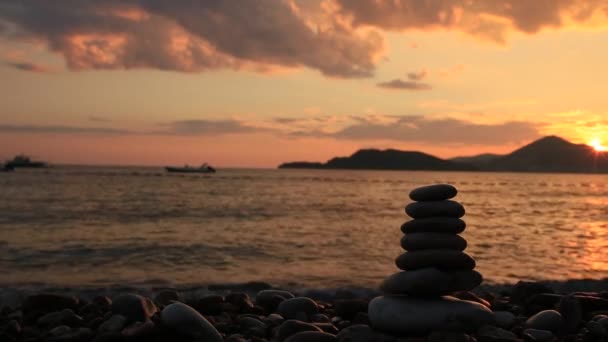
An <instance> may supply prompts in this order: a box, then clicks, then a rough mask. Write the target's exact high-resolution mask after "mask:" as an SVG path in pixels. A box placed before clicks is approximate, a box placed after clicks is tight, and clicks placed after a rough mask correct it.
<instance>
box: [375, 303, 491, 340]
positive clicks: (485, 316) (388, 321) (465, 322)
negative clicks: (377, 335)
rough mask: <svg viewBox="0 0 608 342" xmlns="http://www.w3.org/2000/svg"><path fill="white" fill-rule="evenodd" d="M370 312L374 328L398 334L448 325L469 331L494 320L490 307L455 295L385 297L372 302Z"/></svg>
mask: <svg viewBox="0 0 608 342" xmlns="http://www.w3.org/2000/svg"><path fill="white" fill-rule="evenodd" d="M368 313H369V319H370V321H371V323H372V327H373V328H374V329H378V330H380V331H385V332H390V333H395V334H408V333H428V332H431V331H435V330H442V329H445V328H446V327H449V328H456V327H457V328H459V330H460V331H463V332H469V331H475V330H476V329H477V328H479V327H480V326H482V325H485V324H491V323H493V322H494V316H493V315H492V311H490V309H488V308H487V307H485V306H483V305H481V304H479V303H475V302H469V301H464V300H459V299H456V298H453V297H441V298H429V299H423V298H413V297H406V296H381V297H376V298H374V299H373V300H372V301H371V302H370V304H369V312H368Z"/></svg>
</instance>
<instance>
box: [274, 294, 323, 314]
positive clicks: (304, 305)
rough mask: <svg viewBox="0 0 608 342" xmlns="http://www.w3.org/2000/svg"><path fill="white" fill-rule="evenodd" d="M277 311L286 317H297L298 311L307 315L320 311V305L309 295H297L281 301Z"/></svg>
mask: <svg viewBox="0 0 608 342" xmlns="http://www.w3.org/2000/svg"><path fill="white" fill-rule="evenodd" d="M277 313H278V314H279V315H281V316H283V317H284V318H285V319H294V318H297V315H298V313H304V314H305V315H306V316H307V317H310V316H312V315H314V314H316V313H319V307H318V305H317V303H316V302H315V301H314V300H312V299H310V298H308V297H296V298H290V299H287V300H285V301H283V302H281V304H279V307H278V308H277Z"/></svg>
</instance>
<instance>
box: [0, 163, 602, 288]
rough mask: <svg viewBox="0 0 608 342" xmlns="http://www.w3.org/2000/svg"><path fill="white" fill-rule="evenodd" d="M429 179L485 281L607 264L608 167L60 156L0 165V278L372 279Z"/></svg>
mask: <svg viewBox="0 0 608 342" xmlns="http://www.w3.org/2000/svg"><path fill="white" fill-rule="evenodd" d="M433 182H449V183H452V184H454V185H456V186H457V187H458V188H459V190H460V193H459V195H458V197H457V198H456V199H457V200H459V201H460V202H462V203H463V204H464V205H465V208H466V210H467V215H466V216H465V217H464V219H465V220H466V221H467V223H468V227H467V230H466V231H465V232H464V237H465V238H466V239H467V240H468V241H469V248H468V249H467V251H468V252H469V253H470V254H471V255H472V256H473V257H475V259H476V260H477V264H478V270H479V271H480V272H481V273H482V274H483V275H484V276H485V278H486V280H487V281H488V282H494V283H502V282H514V281H516V280H519V279H552V280H563V279H571V278H604V277H608V176H598V175H557V174H552V175H548V174H509V173H456V172H449V173H444V172H382V171H369V172H367V171H313V170H220V172H219V173H217V174H214V175H174V174H166V173H164V172H163V171H162V170H161V169H156V168H92V167H59V168H54V169H49V170H32V171H24V172H22V171H21V170H20V171H19V172H15V173H12V174H8V173H7V174H2V173H0V274H2V278H1V280H0V285H5V286H6V285H24V284H29V285H35V284H45V285H51V286H106V285H115V284H131V285H142V286H143V285H165V284H171V285H176V286H189V285H199V284H209V283H238V282H246V281H253V280H261V281H268V282H271V283H275V284H279V285H303V286H312V287H334V286H344V285H357V286H376V285H377V284H378V283H379V281H381V279H382V278H383V277H385V276H387V275H389V274H391V273H392V272H394V271H396V267H395V266H394V264H393V260H394V259H395V257H396V256H397V255H399V253H400V252H401V250H400V247H399V239H400V237H401V232H400V230H399V227H400V225H401V223H402V222H404V221H405V220H406V219H407V218H406V216H405V214H404V211H403V207H404V205H405V204H406V203H407V202H408V196H407V194H408V192H409V190H411V189H412V188H414V187H416V186H419V185H422V184H428V183H433Z"/></svg>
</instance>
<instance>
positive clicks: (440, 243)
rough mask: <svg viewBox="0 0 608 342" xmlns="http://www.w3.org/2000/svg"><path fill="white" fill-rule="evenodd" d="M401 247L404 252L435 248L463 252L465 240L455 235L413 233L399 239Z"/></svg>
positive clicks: (465, 245) (465, 246)
mask: <svg viewBox="0 0 608 342" xmlns="http://www.w3.org/2000/svg"><path fill="white" fill-rule="evenodd" d="M401 247H403V249H405V250H406V251H417V250H422V249H437V248H443V249H452V250H456V251H463V250H464V249H465V248H467V240H465V239H463V238H462V237H460V236H459V235H455V234H443V233H413V234H406V235H404V236H403V237H402V238H401Z"/></svg>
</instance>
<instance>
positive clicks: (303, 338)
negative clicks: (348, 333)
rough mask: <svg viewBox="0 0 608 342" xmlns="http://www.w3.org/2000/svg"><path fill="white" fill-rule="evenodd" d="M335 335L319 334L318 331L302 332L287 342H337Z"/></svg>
mask: <svg viewBox="0 0 608 342" xmlns="http://www.w3.org/2000/svg"><path fill="white" fill-rule="evenodd" d="M337 341H338V339H337V338H336V336H335V335H332V334H328V333H324V332H318V331H302V332H299V333H297V334H295V335H291V336H290V337H289V338H288V339H286V340H285V342H337Z"/></svg>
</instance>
